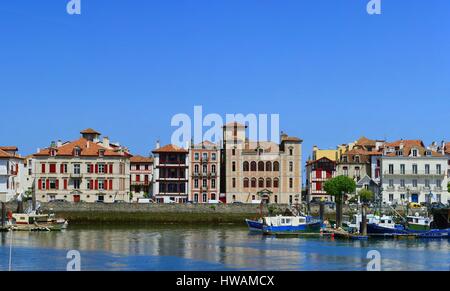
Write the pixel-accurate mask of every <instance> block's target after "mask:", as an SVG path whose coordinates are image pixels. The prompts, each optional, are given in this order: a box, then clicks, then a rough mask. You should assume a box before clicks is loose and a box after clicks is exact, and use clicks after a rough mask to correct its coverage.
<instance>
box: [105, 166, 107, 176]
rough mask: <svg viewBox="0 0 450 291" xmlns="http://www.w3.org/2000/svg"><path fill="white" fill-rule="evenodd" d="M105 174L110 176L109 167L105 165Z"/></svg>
mask: <svg viewBox="0 0 450 291" xmlns="http://www.w3.org/2000/svg"><path fill="white" fill-rule="evenodd" d="M105 174H108V165H105Z"/></svg>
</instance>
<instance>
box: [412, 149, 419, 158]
mask: <svg viewBox="0 0 450 291" xmlns="http://www.w3.org/2000/svg"><path fill="white" fill-rule="evenodd" d="M417 155H418V152H417V149H413V150H412V156H413V157H417Z"/></svg>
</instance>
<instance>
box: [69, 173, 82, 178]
mask: <svg viewBox="0 0 450 291" xmlns="http://www.w3.org/2000/svg"><path fill="white" fill-rule="evenodd" d="M70 178H74V179H81V178H83V174H81V173H70Z"/></svg>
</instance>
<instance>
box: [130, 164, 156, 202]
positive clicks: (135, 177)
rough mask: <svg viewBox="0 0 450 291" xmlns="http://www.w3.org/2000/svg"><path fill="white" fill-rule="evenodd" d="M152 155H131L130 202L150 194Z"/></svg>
mask: <svg viewBox="0 0 450 291" xmlns="http://www.w3.org/2000/svg"><path fill="white" fill-rule="evenodd" d="M152 181H153V157H142V156H133V157H132V158H131V159H130V192H131V196H132V199H131V201H132V202H138V201H139V199H141V198H148V197H150V196H152V190H153V189H152V185H153V183H152Z"/></svg>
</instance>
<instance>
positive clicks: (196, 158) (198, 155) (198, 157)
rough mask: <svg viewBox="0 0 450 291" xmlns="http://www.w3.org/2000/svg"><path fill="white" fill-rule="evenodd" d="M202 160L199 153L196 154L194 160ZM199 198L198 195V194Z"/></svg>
mask: <svg viewBox="0 0 450 291" xmlns="http://www.w3.org/2000/svg"><path fill="white" fill-rule="evenodd" d="M199 159H200V154H199V153H195V154H194V160H196V161H198V160H199ZM197 196H198V194H197Z"/></svg>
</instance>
